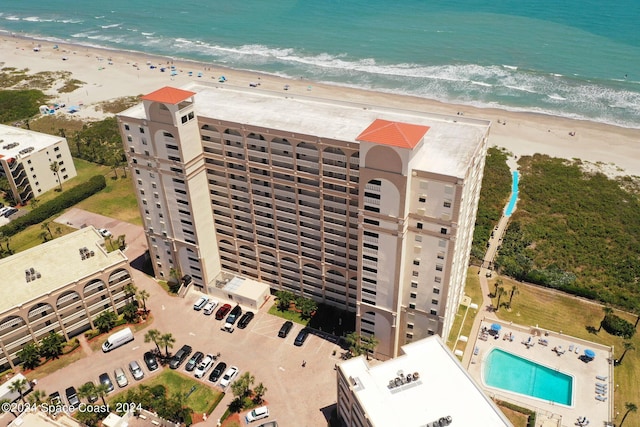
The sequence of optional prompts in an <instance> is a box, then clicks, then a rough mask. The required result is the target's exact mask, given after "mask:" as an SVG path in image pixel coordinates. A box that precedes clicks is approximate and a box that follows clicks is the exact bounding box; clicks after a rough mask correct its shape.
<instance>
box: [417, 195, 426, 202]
mask: <svg viewBox="0 0 640 427" xmlns="http://www.w3.org/2000/svg"><path fill="white" fill-rule="evenodd" d="M418 201H419V202H420V203H426V201H427V196H420V197H418Z"/></svg>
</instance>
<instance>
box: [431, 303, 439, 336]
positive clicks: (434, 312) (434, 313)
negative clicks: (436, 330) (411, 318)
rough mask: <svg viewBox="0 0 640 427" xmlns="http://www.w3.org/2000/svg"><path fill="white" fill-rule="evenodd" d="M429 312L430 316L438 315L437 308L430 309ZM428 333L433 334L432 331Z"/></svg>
mask: <svg viewBox="0 0 640 427" xmlns="http://www.w3.org/2000/svg"><path fill="white" fill-rule="evenodd" d="M429 313H431V315H432V316H437V315H438V310H433V309H432V310H430V311H429ZM429 332H431V331H429ZM429 335H433V333H431V334H429Z"/></svg>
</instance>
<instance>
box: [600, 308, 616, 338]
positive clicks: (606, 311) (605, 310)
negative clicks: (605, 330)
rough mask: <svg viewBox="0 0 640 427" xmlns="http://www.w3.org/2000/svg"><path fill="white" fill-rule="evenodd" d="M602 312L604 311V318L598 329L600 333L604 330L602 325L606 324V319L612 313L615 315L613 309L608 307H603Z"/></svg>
mask: <svg viewBox="0 0 640 427" xmlns="http://www.w3.org/2000/svg"><path fill="white" fill-rule="evenodd" d="M602 311H604V318H603V319H602V321H601V322H600V327H599V328H598V332H600V330H601V329H602V324H603V323H604V319H605V318H606V317H607V316H608V315H610V314H611V313H613V308H611V307H607V306H604V307H602Z"/></svg>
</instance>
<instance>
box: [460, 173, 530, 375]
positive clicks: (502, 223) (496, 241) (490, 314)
mask: <svg viewBox="0 0 640 427" xmlns="http://www.w3.org/2000/svg"><path fill="white" fill-rule="evenodd" d="M508 163H509V166H510V167H511V168H512V169H515V168H517V164H516V163H515V162H512V161H510V162H508ZM512 176H513V177H514V179H517V176H518V175H517V174H513V175H512ZM516 194H517V189H516ZM510 205H511V206H510ZM507 209H509V216H507V215H506V213H507ZM513 210H515V203H514V202H512V200H511V199H509V201H508V202H507V205H506V206H505V209H504V210H503V211H502V217H500V220H499V221H498V225H497V226H496V227H495V228H494V229H493V231H492V232H491V237H490V238H489V246H488V247H487V251H486V252H485V255H484V259H483V260H482V265H481V266H480V271H478V278H479V279H480V289H481V290H482V304H481V310H482V315H477V316H476V318H475V320H474V321H473V326H472V327H471V332H470V333H469V339H470V340H471V339H472V338H473V337H476V336H478V333H479V331H480V324H481V322H482V320H483V319H498V317H497V316H496V314H495V313H494V311H493V310H494V307H493V301H492V300H491V290H490V289H489V278H490V277H491V276H492V275H493V261H494V259H495V257H496V254H497V253H498V249H499V248H500V246H501V245H502V237H503V236H504V232H505V231H506V230H507V226H508V225H509V218H510V214H511V213H512V212H513ZM456 344H457V343H456ZM465 350H466V351H465V352H464V356H463V357H462V366H466V367H467V368H468V367H469V364H470V363H471V356H473V348H471V346H469V347H467V348H466V349H465Z"/></svg>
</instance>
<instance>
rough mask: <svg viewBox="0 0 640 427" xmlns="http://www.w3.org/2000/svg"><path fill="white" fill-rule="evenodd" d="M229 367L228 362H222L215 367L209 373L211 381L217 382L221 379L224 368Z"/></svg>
mask: <svg viewBox="0 0 640 427" xmlns="http://www.w3.org/2000/svg"><path fill="white" fill-rule="evenodd" d="M225 369H227V364H226V363H224V362H220V363H218V364H217V365H216V367H215V368H213V371H211V373H210V374H209V381H211V382H212V383H215V382H216V381H218V379H220V376H221V375H222V374H223V373H224V370H225Z"/></svg>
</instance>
